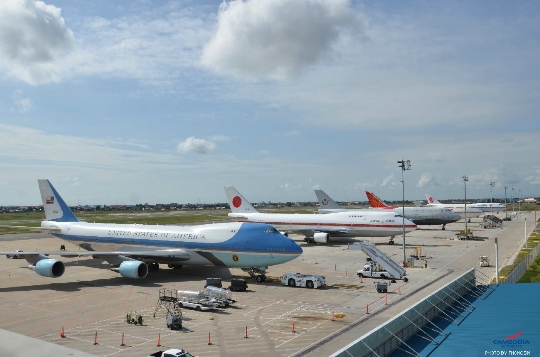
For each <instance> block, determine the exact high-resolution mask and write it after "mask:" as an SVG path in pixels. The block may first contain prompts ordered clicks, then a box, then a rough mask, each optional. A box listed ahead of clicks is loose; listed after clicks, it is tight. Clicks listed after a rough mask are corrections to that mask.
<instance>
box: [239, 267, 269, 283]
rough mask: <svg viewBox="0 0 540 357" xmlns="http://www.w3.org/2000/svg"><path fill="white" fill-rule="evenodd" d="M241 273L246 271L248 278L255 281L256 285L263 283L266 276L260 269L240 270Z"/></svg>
mask: <svg viewBox="0 0 540 357" xmlns="http://www.w3.org/2000/svg"><path fill="white" fill-rule="evenodd" d="M242 270H243V271H246V272H247V273H248V274H249V276H251V277H252V278H255V280H256V281H257V282H258V283H264V282H265V281H266V275H265V274H264V273H265V270H264V269H261V268H249V269H242Z"/></svg>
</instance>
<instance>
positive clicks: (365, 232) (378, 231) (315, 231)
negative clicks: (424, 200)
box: [225, 186, 416, 245]
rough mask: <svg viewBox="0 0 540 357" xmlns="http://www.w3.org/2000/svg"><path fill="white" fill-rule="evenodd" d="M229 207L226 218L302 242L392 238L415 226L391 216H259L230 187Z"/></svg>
mask: <svg viewBox="0 0 540 357" xmlns="http://www.w3.org/2000/svg"><path fill="white" fill-rule="evenodd" d="M225 194H226V195H227V199H228V201H229V205H230V206H231V213H229V217H236V218H244V219H246V220H247V221H248V222H257V223H267V224H271V225H272V226H274V227H276V228H277V229H279V230H281V231H285V232H298V233H301V234H303V235H304V236H305V237H306V238H305V239H304V240H305V241H306V242H313V243H328V242H329V240H330V236H333V237H390V242H389V243H388V244H390V245H392V244H394V237H395V236H396V235H400V234H402V233H403V226H405V232H411V231H413V230H415V229H416V224H414V223H413V222H411V221H409V220H408V219H404V218H403V217H401V216H400V215H397V214H395V213H394V212H381V211H366V212H357V213H355V212H337V213H331V214H286V213H259V211H257V210H256V209H255V208H254V207H253V206H252V205H251V204H250V203H249V202H248V201H247V200H246V199H245V198H244V197H242V195H241V194H240V193H239V192H238V191H237V190H236V189H235V188H234V187H232V186H226V187H225Z"/></svg>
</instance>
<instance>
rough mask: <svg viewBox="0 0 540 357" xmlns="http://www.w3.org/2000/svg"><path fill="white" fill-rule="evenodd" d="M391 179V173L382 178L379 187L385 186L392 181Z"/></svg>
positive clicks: (392, 177)
mask: <svg viewBox="0 0 540 357" xmlns="http://www.w3.org/2000/svg"><path fill="white" fill-rule="evenodd" d="M393 180H394V174H391V175H390V176H387V177H386V178H385V179H384V180H383V182H382V183H381V187H385V186H387V185H388V184H390V183H392V181H393Z"/></svg>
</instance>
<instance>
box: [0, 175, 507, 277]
mask: <svg viewBox="0 0 540 357" xmlns="http://www.w3.org/2000/svg"><path fill="white" fill-rule="evenodd" d="M38 186H39V189H40V192H41V198H42V201H43V208H44V211H45V218H46V220H45V221H43V222H42V223H41V228H42V229H44V230H46V231H47V232H49V233H51V234H52V235H54V236H56V237H58V238H61V239H63V240H66V241H68V242H72V243H74V244H77V245H79V246H80V247H81V248H83V249H84V250H85V251H80V250H77V251H65V250H62V251H42V252H19V253H17V254H18V255H19V256H20V257H22V258H25V259H26V260H27V261H28V263H29V264H30V266H29V268H30V269H31V270H33V271H35V272H36V273H37V274H38V275H41V276H45V277H52V278H58V277H60V276H62V275H63V274H64V271H65V265H64V263H63V262H62V261H60V260H57V259H53V258H50V255H59V256H63V257H79V256H91V257H93V258H95V259H101V260H104V261H107V262H108V263H109V264H110V266H111V270H113V271H115V272H118V273H119V274H120V275H121V276H123V277H126V278H133V279H140V278H145V277H146V276H147V274H148V270H149V269H157V268H158V267H159V264H167V265H168V266H169V267H171V268H181V267H182V266H183V265H210V266H222V267H230V268H240V269H243V270H245V271H247V272H248V273H249V274H250V275H252V276H256V277H257V280H258V281H264V280H265V278H266V276H265V272H266V269H267V268H268V267H269V266H271V265H276V264H282V263H285V262H288V261H290V260H293V259H295V258H297V257H298V256H299V255H300V254H302V248H301V247H300V246H298V244H296V242H294V241H293V240H292V239H290V238H288V237H287V236H286V234H287V232H294V233H301V234H303V235H304V236H305V241H306V242H314V243H328V242H329V241H330V239H331V237H390V241H389V244H394V238H395V236H397V235H400V234H402V233H408V232H411V231H413V230H415V229H416V228H417V224H418V225H430V224H442V225H443V229H444V227H445V225H446V224H448V223H451V222H455V221H457V220H459V219H460V216H459V215H457V214H456V213H455V212H456V210H457V209H459V205H442V204H441V203H440V202H438V201H437V200H435V199H433V197H432V196H428V201H429V205H428V207H405V210H404V209H403V208H402V207H401V208H400V207H392V206H388V205H386V204H385V203H384V202H383V201H382V200H380V199H379V198H378V197H376V196H375V195H373V194H372V193H369V192H366V194H367V195H368V197H369V200H370V204H371V206H372V207H373V208H375V209H357V210H350V209H344V208H342V207H340V206H339V205H338V204H337V203H336V202H335V201H334V200H332V199H331V198H330V197H329V196H328V195H326V194H325V193H324V192H323V191H321V190H316V194H317V197H318V199H319V202H320V206H321V209H320V211H321V213H323V212H324V213H329V214H275V213H260V212H258V211H257V210H256V209H255V208H254V207H253V206H252V205H251V204H250V203H249V202H248V201H247V200H246V199H245V198H244V197H243V196H242V195H241V194H240V193H239V192H238V191H237V190H236V189H235V188H234V187H232V186H226V187H225V193H226V196H227V199H228V202H229V205H230V207H231V213H229V216H230V217H234V218H240V219H242V221H240V222H231V223H218V224H203V225H194V226H189V227H188V226H183V227H181V226H159V225H157V226H148V225H138V224H109V223H88V222H82V221H79V220H78V219H77V217H76V216H75V215H74V214H73V212H72V211H71V210H70V209H69V207H68V205H67V204H66V203H65V202H64V200H63V199H62V197H61V196H60V195H59V194H58V192H57V191H56V189H55V188H54V187H53V186H52V184H51V183H50V182H49V180H46V179H43V180H38ZM477 205H478V204H477ZM447 207H448V208H447ZM478 207H483V206H482V204H480V206H478ZM502 207H504V206H502ZM463 208H465V207H463ZM489 208H490V209H492V208H499V207H497V206H490V207H489ZM452 210H453V211H454V212H452ZM475 210H476V211H479V210H477V209H475V208H474V207H469V205H467V217H470V215H472V214H475V213H474V211H475ZM480 212H481V211H480ZM280 231H281V232H280ZM11 254H13V252H0V255H11Z"/></svg>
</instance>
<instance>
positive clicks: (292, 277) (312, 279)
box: [281, 273, 326, 289]
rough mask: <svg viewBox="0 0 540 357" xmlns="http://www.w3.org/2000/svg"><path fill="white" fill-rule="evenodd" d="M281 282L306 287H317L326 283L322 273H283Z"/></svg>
mask: <svg viewBox="0 0 540 357" xmlns="http://www.w3.org/2000/svg"><path fill="white" fill-rule="evenodd" d="M281 284H282V285H288V286H299V287H302V288H303V287H306V288H308V289H313V288H315V289H317V288H320V287H321V286H325V285H326V281H325V278H324V276H322V275H308V274H295V273H285V274H283V276H282V277H281Z"/></svg>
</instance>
